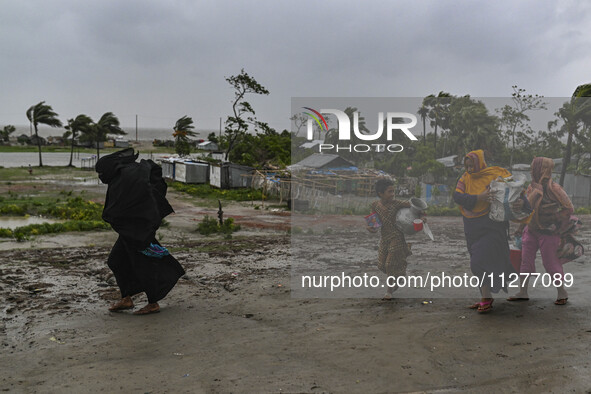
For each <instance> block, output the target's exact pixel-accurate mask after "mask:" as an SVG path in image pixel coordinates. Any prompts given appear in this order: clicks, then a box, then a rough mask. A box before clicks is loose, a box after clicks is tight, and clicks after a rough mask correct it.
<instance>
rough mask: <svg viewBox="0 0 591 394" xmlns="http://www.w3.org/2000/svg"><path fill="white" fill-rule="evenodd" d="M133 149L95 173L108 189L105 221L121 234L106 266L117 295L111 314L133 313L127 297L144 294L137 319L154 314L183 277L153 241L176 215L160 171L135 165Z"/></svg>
mask: <svg viewBox="0 0 591 394" xmlns="http://www.w3.org/2000/svg"><path fill="white" fill-rule="evenodd" d="M137 157H138V154H137V153H136V154H134V150H133V148H128V149H124V150H121V151H118V152H115V153H112V154H110V155H107V156H103V157H101V158H100V159H99V161H98V162H97V163H96V166H95V169H96V172H98V174H99V178H100V180H101V181H102V182H103V183H106V184H107V185H109V187H108V189H107V196H106V199H105V207H104V210H103V219H104V220H105V221H106V222H107V223H109V224H110V225H111V227H112V228H113V230H115V231H116V232H117V234H119V238H117V242H115V245H114V246H113V249H112V250H111V253H110V254H109V258H108V260H107V264H108V265H109V268H110V269H111V270H112V271H113V274H114V275H115V279H116V280H117V285H118V286H119V289H120V290H121V300H119V301H118V302H116V303H115V304H113V305H111V307H110V308H109V310H110V311H120V310H124V309H131V308H133V301H132V299H131V296H133V295H135V294H138V293H141V292H145V293H146V295H147V296H148V305H146V306H144V307H143V308H141V309H140V310H138V311H136V312H134V314H137V315H144V314H149V313H156V312H158V311H159V310H160V306H159V305H158V301H159V300H161V299H163V298H164V297H165V296H166V294H168V292H169V291H170V290H171V289H172V288H173V287H174V285H175V284H176V282H177V280H178V279H179V278H180V277H181V276H183V275H184V274H185V271H184V269H183V267H181V265H180V264H179V262H178V261H177V260H176V259H175V258H174V257H172V255H171V254H170V253H169V252H168V250H167V249H166V248H164V247H162V246H161V245H160V244H159V243H158V241H157V240H156V230H157V229H158V227H159V226H160V223H161V222H162V219H163V218H164V217H165V216H167V215H169V214H170V213H172V212H174V210H173V209H172V207H171V206H170V204H169V203H168V201H167V200H166V188H167V185H166V182H164V179H162V169H161V168H160V166H158V165H157V164H156V163H154V162H153V161H152V160H141V161H140V162H139V163H136V159H137Z"/></svg>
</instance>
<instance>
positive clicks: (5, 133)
mask: <svg viewBox="0 0 591 394" xmlns="http://www.w3.org/2000/svg"><path fill="white" fill-rule="evenodd" d="M15 131H16V128H15V127H14V126H13V125H11V124H9V125H7V126H4V129H2V130H0V138H1V139H2V141H4V142H8V141H9V139H10V134H12V133H14V132H15Z"/></svg>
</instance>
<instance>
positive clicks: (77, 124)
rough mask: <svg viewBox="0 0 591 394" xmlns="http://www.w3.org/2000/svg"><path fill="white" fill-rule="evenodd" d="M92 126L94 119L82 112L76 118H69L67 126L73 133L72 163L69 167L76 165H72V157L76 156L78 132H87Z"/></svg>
mask: <svg viewBox="0 0 591 394" xmlns="http://www.w3.org/2000/svg"><path fill="white" fill-rule="evenodd" d="M91 128H92V119H90V117H89V116H87V115H84V114H80V115H78V116H76V118H75V119H68V125H67V126H66V127H65V129H66V130H68V131H69V132H70V133H71V136H72V150H71V151H70V164H68V167H74V166H73V165H72V158H73V157H74V142H75V140H76V137H77V135H78V132H81V133H87V132H88V131H89V130H90V129H91Z"/></svg>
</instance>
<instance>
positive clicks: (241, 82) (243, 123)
mask: <svg viewBox="0 0 591 394" xmlns="http://www.w3.org/2000/svg"><path fill="white" fill-rule="evenodd" d="M226 81H227V82H228V83H229V84H230V86H231V87H232V88H233V89H234V100H233V101H232V115H230V116H228V118H227V119H226V127H225V129H224V132H225V134H226V137H227V142H228V145H227V150H226V155H225V159H226V160H228V158H229V156H230V152H231V151H232V149H233V148H234V144H235V143H236V141H237V140H238V139H239V138H241V137H243V136H244V135H245V134H246V132H247V131H248V130H249V127H250V126H254V128H255V130H257V129H265V128H268V126H267V124H266V123H263V122H259V121H258V120H257V119H256V117H255V111H254V109H253V108H252V106H251V105H250V103H249V102H247V101H246V100H245V96H246V95H247V94H264V95H268V94H269V91H268V90H267V89H266V88H265V87H264V86H263V85H261V84H259V83H258V82H257V81H256V80H255V79H254V78H253V77H251V76H250V75H248V73H247V72H246V71H244V69H242V70H241V71H240V74H238V75H233V76H231V77H227V78H226Z"/></svg>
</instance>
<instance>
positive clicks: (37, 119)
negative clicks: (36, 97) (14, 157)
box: [27, 101, 62, 167]
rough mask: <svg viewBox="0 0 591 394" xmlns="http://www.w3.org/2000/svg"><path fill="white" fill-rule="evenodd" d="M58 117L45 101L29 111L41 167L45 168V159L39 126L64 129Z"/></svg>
mask: <svg viewBox="0 0 591 394" xmlns="http://www.w3.org/2000/svg"><path fill="white" fill-rule="evenodd" d="M57 116H58V115H57V113H55V112H54V111H53V108H51V105H47V104H45V101H41V102H40V103H38V104H35V105H33V106H31V107H29V109H28V110H27V119H29V122H31V124H32V125H33V128H34V129H35V137H36V139H37V147H38V148H39V167H43V159H42V157H41V139H40V138H39V132H38V130H37V126H38V125H39V124H44V125H47V126H50V127H62V122H61V121H60V120H59V119H58V118H57Z"/></svg>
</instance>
